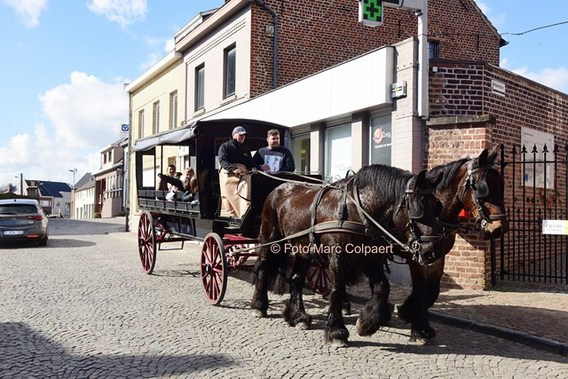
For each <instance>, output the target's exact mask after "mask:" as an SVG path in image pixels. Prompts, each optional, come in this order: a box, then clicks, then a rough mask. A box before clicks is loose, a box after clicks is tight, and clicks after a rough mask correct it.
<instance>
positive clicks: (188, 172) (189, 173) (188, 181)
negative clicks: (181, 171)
mask: <svg viewBox="0 0 568 379" xmlns="http://www.w3.org/2000/svg"><path fill="white" fill-rule="evenodd" d="M183 191H184V192H183V195H182V198H181V199H182V201H190V202H192V204H197V202H198V201H199V199H198V192H199V189H198V187H197V176H195V170H194V169H193V167H188V168H186V169H185V177H184V179H183Z"/></svg>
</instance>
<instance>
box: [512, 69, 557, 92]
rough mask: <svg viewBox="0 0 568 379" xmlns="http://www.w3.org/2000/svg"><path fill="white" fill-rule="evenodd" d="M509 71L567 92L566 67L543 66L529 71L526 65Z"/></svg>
mask: <svg viewBox="0 0 568 379" xmlns="http://www.w3.org/2000/svg"><path fill="white" fill-rule="evenodd" d="M511 71H513V72H514V73H516V74H519V75H522V76H524V77H525V78H529V79H531V80H534V81H535V82H538V83H542V84H544V85H545V86H547V87H550V88H554V89H556V90H558V91H562V92H564V93H568V68H567V67H558V68H543V69H542V70H540V71H538V72H534V71H530V70H529V69H528V68H527V67H519V68H515V69H512V70H511Z"/></svg>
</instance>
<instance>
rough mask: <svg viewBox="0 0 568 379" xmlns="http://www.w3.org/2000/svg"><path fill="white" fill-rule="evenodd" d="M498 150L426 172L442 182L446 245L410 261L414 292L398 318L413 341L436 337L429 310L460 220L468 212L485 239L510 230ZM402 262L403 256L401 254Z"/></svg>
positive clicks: (439, 195)
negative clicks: (427, 256)
mask: <svg viewBox="0 0 568 379" xmlns="http://www.w3.org/2000/svg"><path fill="white" fill-rule="evenodd" d="M497 152H498V147H495V148H494V149H493V151H492V152H491V153H489V152H488V150H487V149H484V150H483V151H482V152H481V154H480V155H479V156H478V157H476V158H471V159H468V158H465V159H460V160H457V161H454V162H451V163H448V164H446V165H441V166H436V167H434V168H432V169H431V170H429V171H428V173H427V177H429V178H438V177H439V176H440V175H442V180H441V181H440V182H439V184H438V186H437V187H436V192H435V195H436V197H437V198H438V199H439V200H440V201H441V203H442V213H441V214H440V218H439V219H440V223H441V225H443V226H444V233H442V239H441V240H440V242H439V243H437V244H436V247H435V254H434V256H433V257H432V259H429V260H427V261H425V262H422V264H421V263H419V262H417V261H416V260H413V259H410V258H411V257H409V256H408V255H406V258H408V259H407V261H408V262H409V265H410V272H411V276H412V292H411V294H410V295H409V296H408V298H407V299H406V300H405V302H404V303H403V304H402V305H401V306H400V307H399V317H400V318H402V319H403V320H405V321H406V322H410V323H411V333H412V337H411V338H412V339H416V338H421V339H425V340H430V339H432V338H434V337H435V334H436V333H435V331H434V330H433V329H432V328H431V327H430V325H429V323H428V308H430V307H431V306H432V305H433V304H434V302H435V301H436V300H437V299H438V295H439V294H440V281H441V279H442V274H443V272H444V262H445V255H446V254H447V253H449V252H450V250H451V249H452V247H453V246H454V243H455V240H456V234H455V233H456V229H458V228H459V225H458V224H459V219H458V215H459V213H460V211H461V210H462V209H466V210H467V211H468V212H469V213H470V214H471V215H472V216H473V217H474V218H475V220H476V224H477V225H479V227H480V228H481V231H482V233H483V237H484V238H485V239H490V238H497V237H500V236H501V235H502V234H503V233H505V232H506V231H507V229H508V224H507V217H506V213H505V206H504V199H503V177H502V176H501V174H500V173H499V171H497V170H496V169H495V167H494V164H495V159H496V157H497ZM402 255H403V256H404V255H405V254H402Z"/></svg>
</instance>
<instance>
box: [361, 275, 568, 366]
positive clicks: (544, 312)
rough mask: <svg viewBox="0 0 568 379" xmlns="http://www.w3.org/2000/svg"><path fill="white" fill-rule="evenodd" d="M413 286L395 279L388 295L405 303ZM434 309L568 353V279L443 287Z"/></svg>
mask: <svg viewBox="0 0 568 379" xmlns="http://www.w3.org/2000/svg"><path fill="white" fill-rule="evenodd" d="M360 286H365V285H364V284H362V285H360ZM363 291H364V290H363ZM356 292H357V293H359V294H361V288H358V289H357V290H356ZM409 292H410V289H409V288H407V287H403V286H399V285H392V287H391V296H390V301H391V302H393V303H395V304H398V303H402V302H403V301H404V299H405V298H406V296H407V295H408V294H409ZM363 295H364V294H363ZM430 313H431V319H432V321H434V322H440V323H444V324H449V325H453V326H458V327H461V328H465V329H471V330H474V331H477V332H481V333H486V334H490V335H494V336H497V337H500V338H505V339H508V340H511V341H515V342H519V343H523V344H526V345H530V346H532V347H536V348H539V349H543V350H546V351H549V352H553V353H557V354H561V355H566V356H568V286H567V285H545V284H533V283H526V282H520V283H509V282H502V283H499V284H498V285H497V286H496V288H495V289H492V290H489V291H473V290H461V289H450V290H442V292H441V294H440V297H439V298H438V301H437V302H436V304H435V305H434V306H433V307H432V308H431V311H430ZM433 326H434V328H435V325H433Z"/></svg>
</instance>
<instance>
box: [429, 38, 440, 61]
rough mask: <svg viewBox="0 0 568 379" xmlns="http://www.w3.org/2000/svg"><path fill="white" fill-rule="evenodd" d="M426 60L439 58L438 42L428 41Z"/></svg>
mask: <svg viewBox="0 0 568 379" xmlns="http://www.w3.org/2000/svg"><path fill="white" fill-rule="evenodd" d="M428 58H430V59H439V58H440V41H428Z"/></svg>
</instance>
